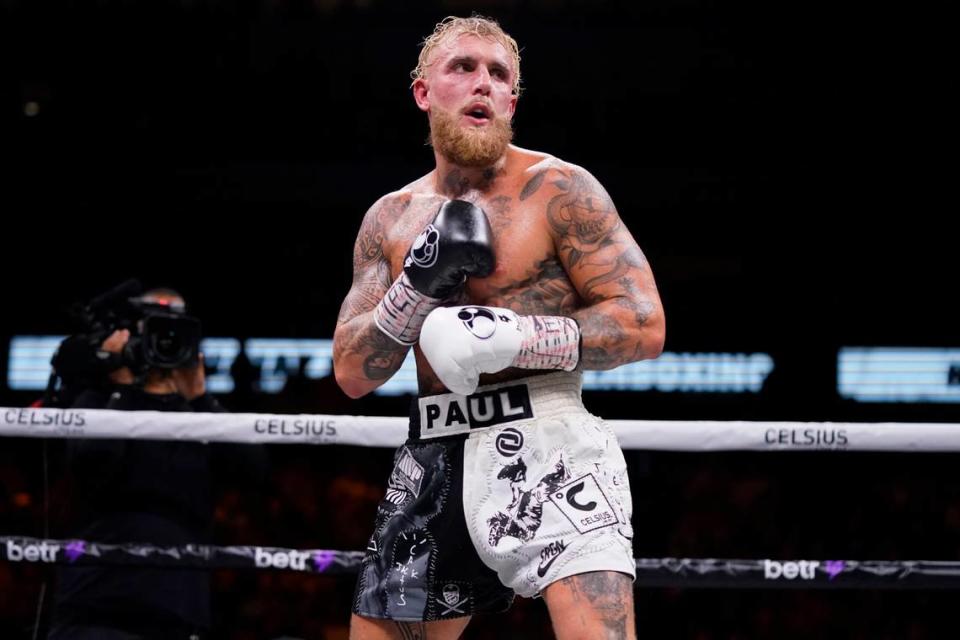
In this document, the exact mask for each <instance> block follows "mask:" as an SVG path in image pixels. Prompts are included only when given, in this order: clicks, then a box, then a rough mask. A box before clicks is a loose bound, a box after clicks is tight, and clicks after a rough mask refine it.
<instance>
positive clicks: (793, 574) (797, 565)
mask: <svg viewBox="0 0 960 640" xmlns="http://www.w3.org/2000/svg"><path fill="white" fill-rule="evenodd" d="M819 566H820V563H819V562H818V561H816V560H800V561H799V562H777V561H776V560H764V561H763V577H764V579H765V580H777V579H779V578H781V577H783V578H785V579H787V580H793V579H795V578H797V577H798V576H799V578H800V579H801V580H813V579H814V578H815V577H816V570H817V567H819Z"/></svg>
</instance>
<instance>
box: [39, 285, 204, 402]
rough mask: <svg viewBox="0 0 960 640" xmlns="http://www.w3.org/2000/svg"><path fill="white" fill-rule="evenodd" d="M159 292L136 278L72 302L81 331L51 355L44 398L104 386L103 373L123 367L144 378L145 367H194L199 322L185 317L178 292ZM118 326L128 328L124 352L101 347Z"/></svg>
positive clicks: (52, 399) (198, 351) (197, 357)
mask: <svg viewBox="0 0 960 640" xmlns="http://www.w3.org/2000/svg"><path fill="white" fill-rule="evenodd" d="M158 291H164V292H165V294H161V295H158V294H157V291H148V292H146V293H144V292H143V287H142V286H141V284H140V282H139V281H138V280H127V281H125V282H123V283H121V284H119V285H117V286H116V287H113V288H112V289H110V290H109V291H107V292H105V293H103V294H100V295H98V296H96V297H94V298H93V299H92V300H90V301H89V302H87V303H84V304H79V305H74V307H73V308H72V309H71V310H70V312H69V315H70V316H71V317H72V318H73V320H74V321H75V323H76V324H77V328H78V329H79V330H78V331H77V333H75V334H73V335H71V336H69V337H68V338H66V339H65V340H64V341H63V342H62V343H61V344H60V346H59V347H58V349H57V352H56V354H54V356H53V359H52V361H51V365H52V366H53V372H52V374H51V376H50V383H49V384H48V388H47V398H48V399H50V401H51V402H57V400H58V396H65V395H69V393H70V392H77V391H79V390H82V389H83V388H91V387H93V388H96V387H102V386H103V385H105V384H106V380H107V375H108V374H109V373H110V372H111V371H115V370H117V369H119V368H121V367H127V368H129V369H130V370H131V371H132V372H133V373H134V375H135V376H136V377H137V378H138V379H142V378H143V377H144V376H145V375H146V372H147V371H148V370H149V369H180V368H185V367H192V366H195V365H196V364H197V362H198V361H199V353H200V337H201V329H200V321H199V320H198V319H197V318H195V317H193V316H190V315H187V313H186V307H185V306H184V304H183V302H182V299H181V298H180V296H179V295H178V294H176V293H174V292H172V291H167V290H158ZM118 329H127V330H129V331H130V339H129V340H128V341H127V343H126V345H124V348H123V351H122V352H121V353H110V352H107V351H104V350H103V349H102V347H101V345H102V344H103V342H104V340H106V339H107V337H109V336H110V335H111V334H112V333H113V332H114V331H117V330H118ZM47 406H52V405H47Z"/></svg>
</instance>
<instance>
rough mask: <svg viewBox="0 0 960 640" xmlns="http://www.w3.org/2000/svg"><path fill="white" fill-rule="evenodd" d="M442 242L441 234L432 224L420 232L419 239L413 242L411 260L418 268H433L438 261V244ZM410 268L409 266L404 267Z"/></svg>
mask: <svg viewBox="0 0 960 640" xmlns="http://www.w3.org/2000/svg"><path fill="white" fill-rule="evenodd" d="M439 240H440V232H439V231H437V228H436V227H434V226H433V225H432V224H428V225H427V228H426V229H424V230H423V231H421V232H420V235H418V236H417V239H416V240H414V241H413V245H412V246H411V247H410V258H409V259H410V260H413V263H414V264H415V265H417V266H418V267H423V268H427V267H432V266H433V265H434V263H435V262H436V261H437V256H438V255H439V252H438V251H437V242H438V241H439ZM404 266H409V265H404Z"/></svg>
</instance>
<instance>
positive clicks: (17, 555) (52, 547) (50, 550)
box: [7, 540, 60, 563]
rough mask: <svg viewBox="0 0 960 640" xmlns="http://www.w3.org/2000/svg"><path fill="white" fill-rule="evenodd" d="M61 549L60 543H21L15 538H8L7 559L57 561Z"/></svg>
mask: <svg viewBox="0 0 960 640" xmlns="http://www.w3.org/2000/svg"><path fill="white" fill-rule="evenodd" d="M58 551H60V545H58V544H47V543H46V542H41V543H40V544H24V545H19V544H17V543H16V542H14V541H13V540H7V560H9V561H10V562H21V561H26V562H51V563H52V562H56V561H57V552H58Z"/></svg>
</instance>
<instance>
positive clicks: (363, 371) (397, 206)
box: [333, 196, 410, 398]
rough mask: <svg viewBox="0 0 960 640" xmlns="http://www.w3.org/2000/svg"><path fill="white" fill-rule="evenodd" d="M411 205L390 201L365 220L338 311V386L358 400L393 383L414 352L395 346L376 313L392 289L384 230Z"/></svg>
mask: <svg viewBox="0 0 960 640" xmlns="http://www.w3.org/2000/svg"><path fill="white" fill-rule="evenodd" d="M409 204H410V197H409V196H406V197H405V198H404V197H402V196H386V197H384V198H382V199H380V200H379V201H378V202H377V203H376V204H374V205H373V206H372V207H371V208H370V210H369V211H367V214H366V216H365V217H364V219H363V224H362V225H361V226H360V233H359V234H358V235H357V242H356V245H355V246H354V250H353V284H352V286H351V287H350V291H349V292H348V293H347V297H346V298H345V299H344V300H343V305H342V306H341V307H340V316H339V317H338V318H337V329H336V332H335V333H334V335H333V370H334V375H335V376H336V378H337V383H338V384H339V385H340V388H341V389H343V391H344V393H346V394H347V395H348V396H350V397H351V398H359V397H360V396H363V395H366V394H368V393H370V392H371V391H373V390H374V389H376V388H377V387H379V386H380V385H382V384H383V383H384V382H386V381H387V379H389V378H390V376H392V375H393V374H394V373H396V371H397V369H399V368H400V365H401V364H403V359H404V358H405V357H406V355H407V351H408V350H409V349H410V347H408V346H403V345H401V344H399V343H397V342H396V341H395V340H392V339H391V338H390V337H388V336H387V335H386V334H385V333H383V332H382V331H381V330H380V329H378V328H377V326H376V324H374V321H373V310H374V308H375V307H376V306H377V304H378V303H379V302H380V300H381V299H382V298H383V296H384V294H385V293H386V292H387V289H389V288H390V284H391V277H390V262H389V260H388V257H387V256H386V255H385V254H384V242H385V240H384V238H385V234H386V225H388V224H391V223H392V222H393V221H394V220H395V219H396V217H397V216H398V215H399V214H400V213H401V212H402V211H403V209H405V208H406V207H407V206H409Z"/></svg>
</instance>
